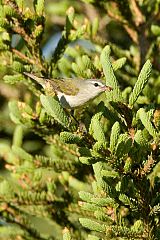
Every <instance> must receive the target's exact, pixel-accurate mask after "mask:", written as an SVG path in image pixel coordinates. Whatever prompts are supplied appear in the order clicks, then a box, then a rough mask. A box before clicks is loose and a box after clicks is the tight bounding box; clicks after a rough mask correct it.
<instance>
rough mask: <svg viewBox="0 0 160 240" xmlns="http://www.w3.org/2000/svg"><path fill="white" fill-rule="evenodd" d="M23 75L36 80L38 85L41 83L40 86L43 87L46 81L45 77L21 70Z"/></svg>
mask: <svg viewBox="0 0 160 240" xmlns="http://www.w3.org/2000/svg"><path fill="white" fill-rule="evenodd" d="M23 74H24V75H26V76H27V77H29V78H31V79H34V80H35V81H36V82H38V83H39V84H40V85H42V87H44V88H45V85H46V84H45V83H46V79H45V78H42V77H37V76H35V75H34V74H32V73H28V72H23Z"/></svg>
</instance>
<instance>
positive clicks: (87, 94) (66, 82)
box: [24, 72, 112, 109]
mask: <svg viewBox="0 0 160 240" xmlns="http://www.w3.org/2000/svg"><path fill="white" fill-rule="evenodd" d="M24 74H25V75H26V76H28V77H29V78H31V79H34V80H35V81H37V82H38V83H39V84H40V85H42V87H43V88H44V89H46V90H49V91H53V92H54V93H55V94H56V95H57V97H58V99H59V101H60V103H61V105H62V107H63V108H70V109H74V108H77V107H80V106H82V105H84V104H85V103H87V102H88V101H90V100H92V99H94V98H96V97H97V96H99V95H100V94H101V93H103V92H104V91H111V90H112V87H109V86H106V85H105V84H103V83H102V81H101V80H99V79H85V80H83V79H78V78H75V79H74V78H64V79H63V78H61V79H46V78H43V77H37V76H35V75H34V74H32V73H27V72H24Z"/></svg>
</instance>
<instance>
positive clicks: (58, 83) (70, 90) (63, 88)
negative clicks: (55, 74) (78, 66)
mask: <svg viewBox="0 0 160 240" xmlns="http://www.w3.org/2000/svg"><path fill="white" fill-rule="evenodd" d="M49 82H50V84H51V86H52V87H53V89H54V90H55V91H59V92H62V93H64V94H66V95H71V96H75V95H77V93H78V92H79V89H78V87H77V86H76V82H75V81H74V79H70V78H65V79H52V80H49Z"/></svg>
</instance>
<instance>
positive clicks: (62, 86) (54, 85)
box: [24, 72, 79, 96]
mask: <svg viewBox="0 0 160 240" xmlns="http://www.w3.org/2000/svg"><path fill="white" fill-rule="evenodd" d="M24 75H26V76H28V77H30V78H32V79H34V80H35V81H36V82H38V83H39V84H41V85H42V86H43V88H45V89H48V90H52V91H54V92H62V93H64V94H66V95H71V96H75V95H77V93H78V91H79V89H78V87H77V86H76V81H74V79H72V78H65V79H63V78H60V79H56V78H55V79H46V78H43V77H37V76H35V75H34V74H32V73H27V72H24Z"/></svg>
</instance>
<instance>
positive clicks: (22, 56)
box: [11, 48, 35, 64]
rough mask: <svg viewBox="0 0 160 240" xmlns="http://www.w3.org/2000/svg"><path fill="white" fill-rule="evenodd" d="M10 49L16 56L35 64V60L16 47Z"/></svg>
mask: <svg viewBox="0 0 160 240" xmlns="http://www.w3.org/2000/svg"><path fill="white" fill-rule="evenodd" d="M11 50H12V52H13V53H15V54H16V55H17V56H18V57H20V58H21V59H23V60H24V61H25V62H27V63H30V64H35V61H34V60H33V59H30V58H29V57H27V56H26V55H24V54H23V53H21V52H19V51H18V50H17V49H15V48H12V49H11Z"/></svg>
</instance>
